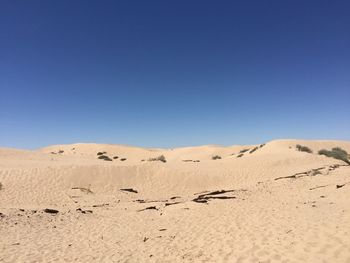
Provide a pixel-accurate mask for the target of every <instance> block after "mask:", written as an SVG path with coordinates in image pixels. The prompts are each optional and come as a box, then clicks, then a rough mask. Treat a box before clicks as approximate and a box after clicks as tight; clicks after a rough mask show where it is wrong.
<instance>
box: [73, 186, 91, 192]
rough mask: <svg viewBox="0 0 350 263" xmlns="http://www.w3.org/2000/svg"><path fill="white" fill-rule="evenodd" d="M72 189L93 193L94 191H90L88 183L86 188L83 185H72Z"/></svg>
mask: <svg viewBox="0 0 350 263" xmlns="http://www.w3.org/2000/svg"><path fill="white" fill-rule="evenodd" d="M72 189H73V190H80V191H82V192H84V193H87V194H93V193H94V192H92V191H91V189H90V185H89V187H88V188H85V187H72Z"/></svg>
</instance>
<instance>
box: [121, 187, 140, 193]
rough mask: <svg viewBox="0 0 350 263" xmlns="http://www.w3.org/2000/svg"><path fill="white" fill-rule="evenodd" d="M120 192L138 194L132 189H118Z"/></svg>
mask: <svg viewBox="0 0 350 263" xmlns="http://www.w3.org/2000/svg"><path fill="white" fill-rule="evenodd" d="M120 191H124V192H130V193H135V194H137V193H138V192H137V190H135V189H132V188H122V189H120Z"/></svg>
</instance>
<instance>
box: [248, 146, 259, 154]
mask: <svg viewBox="0 0 350 263" xmlns="http://www.w3.org/2000/svg"><path fill="white" fill-rule="evenodd" d="M257 149H259V147H255V148H253V149H251V150H250V151H249V153H253V152H255V151H256V150H257Z"/></svg>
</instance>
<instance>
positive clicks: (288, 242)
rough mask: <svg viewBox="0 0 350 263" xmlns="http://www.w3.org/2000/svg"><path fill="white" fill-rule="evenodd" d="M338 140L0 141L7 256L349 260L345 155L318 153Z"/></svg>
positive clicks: (0, 254)
mask: <svg viewBox="0 0 350 263" xmlns="http://www.w3.org/2000/svg"><path fill="white" fill-rule="evenodd" d="M297 144H301V145H305V146H307V147H309V148H310V149H312V150H313V153H312V154H310V153H307V152H301V151H297V150H296V145H297ZM333 147H341V148H342V149H344V150H346V151H348V152H350V142H345V141H306V140H305V141H303V140H275V141H271V142H268V143H266V144H264V145H249V146H244V145H243V146H240V145H235V146H229V147H220V146H214V145H210V146H199V147H184V148H176V149H145V148H137V147H129V146H120V145H102V144H72V145H54V146H49V147H46V148H43V149H39V150H36V151H26V150H14V149H5V148H1V149H0V183H1V185H2V188H1V190H0V213H1V214H0V236H1V239H0V262H54V261H57V262H64V261H68V262H72V261H73V262H350V223H349V222H350V206H349V198H350V166H349V165H347V164H346V163H345V162H343V161H341V160H337V159H334V158H330V157H325V156H322V155H318V154H317V151H318V150H320V149H331V148H333ZM240 155H242V156H240ZM100 156H107V157H108V158H110V159H111V161H106V160H103V159H98V157H100ZM159 156H164V158H165V162H164V161H160V160H152V161H151V159H152V158H153V159H157V157H159ZM214 156H218V157H216V158H214V159H215V160H214V159H213V157H214ZM315 169H318V170H317V171H315ZM291 176H294V178H288V177H291ZM277 178H279V179H277ZM276 179H277V180H276ZM121 189H126V190H121ZM221 190H225V191H224V192H220V191H221ZM46 208H50V209H55V210H57V211H58V212H57V213H46V212H44V209H46Z"/></svg>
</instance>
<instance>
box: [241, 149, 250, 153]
mask: <svg viewBox="0 0 350 263" xmlns="http://www.w3.org/2000/svg"><path fill="white" fill-rule="evenodd" d="M247 151H249V149H243V150H240V151H239V153H245V152H247Z"/></svg>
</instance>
